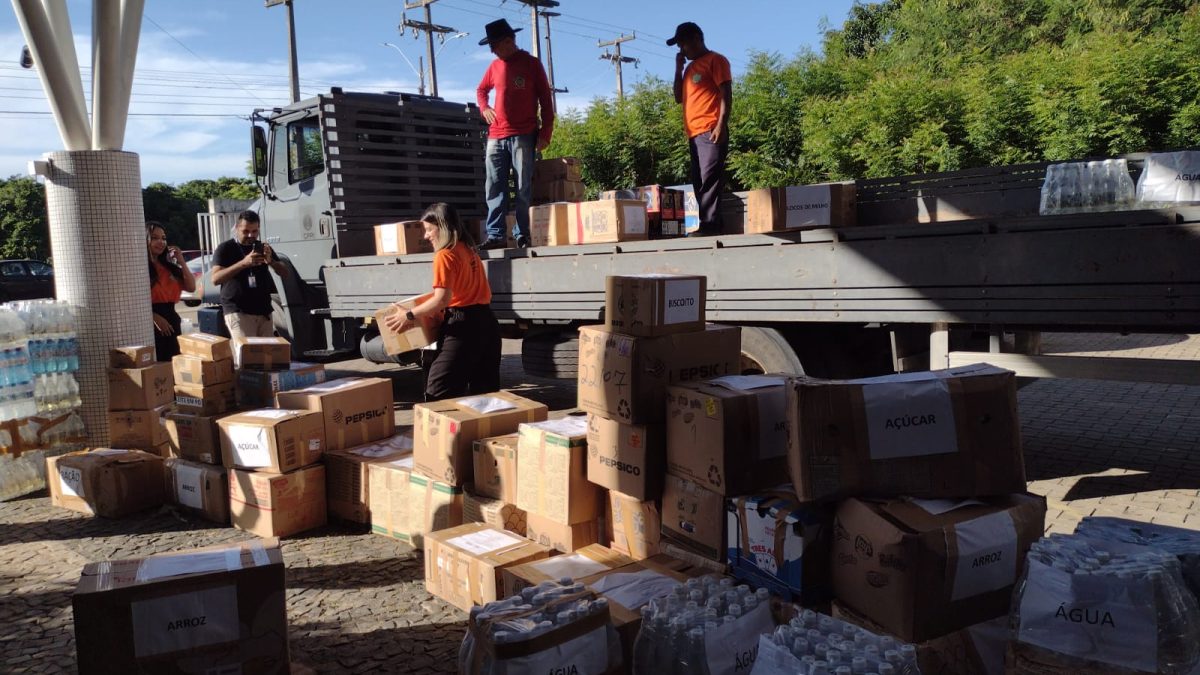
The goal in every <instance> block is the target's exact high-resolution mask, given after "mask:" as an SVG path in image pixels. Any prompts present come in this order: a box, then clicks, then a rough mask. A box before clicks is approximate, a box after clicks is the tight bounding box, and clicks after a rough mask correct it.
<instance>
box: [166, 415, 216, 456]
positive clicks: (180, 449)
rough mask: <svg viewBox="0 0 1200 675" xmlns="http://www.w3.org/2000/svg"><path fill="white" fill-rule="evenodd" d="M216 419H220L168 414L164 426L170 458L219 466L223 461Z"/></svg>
mask: <svg viewBox="0 0 1200 675" xmlns="http://www.w3.org/2000/svg"><path fill="white" fill-rule="evenodd" d="M218 419H220V417H201V416H199V415H191V414H188V413H179V412H173V413H168V414H167V422H166V426H167V439H168V442H169V444H170V456H171V457H178V458H180V459H190V460H192V461H196V462H204V463H205V464H217V465H220V464H221V463H222V461H223V459H222V457H221V434H220V433H219V432H218V430H217V420H218Z"/></svg>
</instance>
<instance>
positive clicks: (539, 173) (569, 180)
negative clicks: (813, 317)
mask: <svg viewBox="0 0 1200 675" xmlns="http://www.w3.org/2000/svg"><path fill="white" fill-rule="evenodd" d="M586 192H587V187H586V186H584V184H583V162H582V161H580V160H579V159H578V158H576V157H557V158H554V159H541V160H538V161H537V162H535V163H534V165H533V193H532V202H533V204H534V205H535V206H537V205H541V204H546V203H549V202H578V201H582V200H583V197H584V194H585V193H586Z"/></svg>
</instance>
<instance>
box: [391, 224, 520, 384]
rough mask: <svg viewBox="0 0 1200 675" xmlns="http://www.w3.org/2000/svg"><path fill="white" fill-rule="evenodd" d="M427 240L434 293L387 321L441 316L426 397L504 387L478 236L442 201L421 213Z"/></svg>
mask: <svg viewBox="0 0 1200 675" xmlns="http://www.w3.org/2000/svg"><path fill="white" fill-rule="evenodd" d="M421 221H422V222H423V223H424V225H425V240H426V241H428V242H429V243H431V244H433V249H434V254H433V295H432V297H430V298H429V299H428V300H426V301H425V302H422V303H421V304H419V305H417V306H416V307H414V308H413V309H411V310H408V311H403V312H394V313H393V314H392V315H391V316H389V317H388V318H387V319H386V321H385V323H386V325H387V327H388V328H390V329H392V330H395V331H398V332H403V331H406V330H408V329H409V328H412V327H413V326H415V325H417V324H418V322H419V321H421V319H423V318H428V317H432V316H437V315H441V316H442V324H441V328H440V329H439V333H438V341H437V346H438V352H437V357H436V358H434V360H433V363H432V364H431V365H430V366H429V375H428V377H427V378H426V380H425V400H427V401H438V400H441V399H446V398H453V397H455V396H464V395H467V394H486V393H489V392H493V391H496V390H498V389H499V388H500V324H499V323H497V322H496V316H495V315H494V314H492V307H491V304H490V303H491V301H492V288H491V286H489V285H488V280H487V273H486V272H485V271H484V269H483V261H482V260H480V259H479V254H478V253H476V251H475V245H476V243H475V238H474V237H473V236H471V233H470V232H469V231H467V228H466V227H464V226H463V223H462V221H461V220H460V219H459V217H458V212H457V211H455V210H454V207H452V206H450V205H449V204H444V203H440V202H439V203H437V204H433V205H432V206H430V207H429V208H428V209H426V211H425V214H424V215H423V216H421Z"/></svg>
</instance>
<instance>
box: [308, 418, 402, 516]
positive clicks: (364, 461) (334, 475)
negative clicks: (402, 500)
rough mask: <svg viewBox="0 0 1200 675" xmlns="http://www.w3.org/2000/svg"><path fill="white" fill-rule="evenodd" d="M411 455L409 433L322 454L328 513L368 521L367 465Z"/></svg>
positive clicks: (369, 493) (369, 480)
mask: <svg viewBox="0 0 1200 675" xmlns="http://www.w3.org/2000/svg"><path fill="white" fill-rule="evenodd" d="M411 456H412V435H411V434H397V435H396V436H393V437H391V438H389V439H387V440H384V441H378V442H375V443H368V444H366V445H360V446H358V447H357V448H350V449H348V450H334V451H333V452H327V453H325V454H324V462H325V499H326V502H327V503H328V504H329V514H330V515H331V516H334V517H336V518H341V519H342V520H347V521H350V522H352V523H364V524H366V523H370V522H371V479H370V475H369V473H370V469H369V467H370V465H371V464H386V463H388V462H393V461H395V460H397V459H402V458H404V457H411Z"/></svg>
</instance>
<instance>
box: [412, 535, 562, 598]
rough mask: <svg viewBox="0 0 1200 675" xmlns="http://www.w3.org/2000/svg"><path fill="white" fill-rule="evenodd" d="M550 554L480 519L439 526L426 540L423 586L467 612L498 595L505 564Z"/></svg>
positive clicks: (501, 585) (544, 549)
mask: <svg viewBox="0 0 1200 675" xmlns="http://www.w3.org/2000/svg"><path fill="white" fill-rule="evenodd" d="M549 555H550V549H548V548H546V547H545V546H541V545H539V544H535V543H533V542H531V541H528V540H526V539H523V538H521V537H518V536H516V535H515V534H512V533H511V532H504V531H503V530H498V529H496V528H494V527H491V526H490V525H484V524H482V523H468V524H466V525H459V526H458V527H452V528H450V529H447V530H440V531H438V532H433V533H431V534H430V535H429V537H428V538H427V540H426V542H425V590H427V591H429V592H430V593H431V594H433V595H436V596H437V597H439V598H441V599H443V600H445V601H446V602H449V603H450V604H452V605H454V606H455V607H458V608H459V609H461V610H463V611H464V612H469V611H470V610H471V607H472V606H473V605H483V604H487V603H489V602H494V601H496V600H499V599H500V597H501V591H502V589H503V583H502V581H501V579H500V574H501V571H502V570H504V568H506V567H510V566H512V565H520V564H522V563H526V562H530V561H532V560H541V559H543V558H547V557H549Z"/></svg>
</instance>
